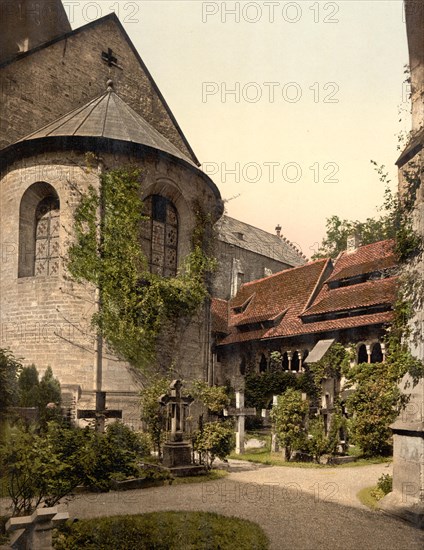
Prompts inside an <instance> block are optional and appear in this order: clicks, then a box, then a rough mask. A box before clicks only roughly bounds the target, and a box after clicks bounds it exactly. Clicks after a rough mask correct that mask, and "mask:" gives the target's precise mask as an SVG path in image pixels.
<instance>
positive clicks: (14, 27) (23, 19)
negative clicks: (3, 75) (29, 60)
mask: <svg viewBox="0 0 424 550" xmlns="http://www.w3.org/2000/svg"><path fill="white" fill-rule="evenodd" d="M0 19H1V21H2V25H1V26H2V32H1V34H0V63H2V62H3V61H6V60H7V59H8V58H10V57H12V56H14V55H16V54H17V53H21V52H22V53H23V52H27V51H29V50H31V49H33V48H36V47H37V46H40V45H41V44H44V43H46V42H49V41H50V40H53V39H54V38H57V37H58V36H60V35H63V34H64V33H66V32H70V31H71V25H70V24H69V21H68V18H67V16H66V12H65V9H64V7H63V5H62V2H61V1H60V0H48V2H44V1H43V2H36V1H34V0H14V1H13V2H11V1H10V0H0Z"/></svg>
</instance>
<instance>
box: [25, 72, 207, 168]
mask: <svg viewBox="0 0 424 550" xmlns="http://www.w3.org/2000/svg"><path fill="white" fill-rule="evenodd" d="M108 84H109V87H108V90H107V91H106V92H105V93H104V94H102V95H101V96H99V97H96V98H94V99H92V100H91V101H89V102H88V103H86V104H85V105H83V106H82V107H79V108H77V109H74V110H73V111H71V112H69V113H67V114H65V115H63V116H61V117H59V118H58V119H57V120H55V121H54V122H51V123H50V124H47V125H46V126H44V127H43V128H41V129H40V130H37V131H35V132H33V133H32V134H30V135H28V136H26V137H24V138H22V139H20V140H19V141H18V142H17V143H22V142H27V141H32V140H38V139H43V138H54V137H81V138H82V137H84V138H86V137H90V138H105V139H111V140H116V141H126V142H130V143H136V144H138V145H145V146H147V147H151V148H152V149H157V150H159V151H162V152H164V153H168V154H169V155H172V156H174V157H177V158H179V159H181V160H184V161H185V162H187V163H189V164H191V165H192V166H194V167H196V166H195V164H194V163H193V162H192V161H191V160H190V159H189V158H188V157H186V156H185V155H183V153H182V152H181V151H180V150H179V149H178V148H177V147H175V145H173V144H172V143H171V142H170V141H169V140H168V139H166V138H165V137H164V136H163V135H162V134H160V133H159V132H158V131H157V130H156V129H155V128H153V126H151V125H150V124H149V123H148V122H146V121H145V120H144V118H143V117H142V116H140V115H139V114H138V113H136V112H135V111H134V110H133V109H131V107H130V106H129V105H127V104H126V103H125V101H123V100H122V99H121V98H120V97H119V96H118V95H117V94H116V93H115V92H114V91H113V87H112V82H111V81H109V83H108ZM196 168H197V167H196Z"/></svg>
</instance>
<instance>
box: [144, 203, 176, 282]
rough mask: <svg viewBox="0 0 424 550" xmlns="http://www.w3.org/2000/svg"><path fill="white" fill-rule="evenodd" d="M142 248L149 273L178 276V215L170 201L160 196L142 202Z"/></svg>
mask: <svg viewBox="0 0 424 550" xmlns="http://www.w3.org/2000/svg"><path fill="white" fill-rule="evenodd" d="M144 214H145V215H146V216H147V217H148V219H147V220H145V221H143V223H142V231H141V236H142V247H143V251H144V253H145V254H146V257H147V263H148V266H149V269H150V271H151V273H156V274H157V275H162V276H164V277H174V276H175V275H176V274H177V249H178V213H177V209H176V208H175V206H174V205H173V204H172V202H171V201H170V200H169V199H167V198H166V197H162V196H161V195H151V196H150V197H147V199H145V200H144Z"/></svg>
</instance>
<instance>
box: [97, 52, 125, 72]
mask: <svg viewBox="0 0 424 550" xmlns="http://www.w3.org/2000/svg"><path fill="white" fill-rule="evenodd" d="M102 59H103V61H105V62H106V63H107V64H108V67H117V68H118V69H121V70H122V67H121V66H119V65H118V58H117V57H115V56H114V55H113V51H112V49H111V48H108V50H107V52H102Z"/></svg>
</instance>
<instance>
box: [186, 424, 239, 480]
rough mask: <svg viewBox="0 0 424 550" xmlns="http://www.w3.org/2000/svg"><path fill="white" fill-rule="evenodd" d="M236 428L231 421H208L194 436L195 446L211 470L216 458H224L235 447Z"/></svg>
mask: <svg viewBox="0 0 424 550" xmlns="http://www.w3.org/2000/svg"><path fill="white" fill-rule="evenodd" d="M234 443H235V442H234V428H233V423H232V422H231V421H226V422H220V421H217V422H206V424H204V425H203V427H202V430H199V431H198V432H197V433H196V434H195V437H194V443H193V448H194V450H195V451H197V452H198V453H199V454H200V456H201V461H202V462H203V463H204V464H206V467H207V468H208V469H209V470H210V469H211V468H212V464H213V462H214V460H215V458H220V459H221V460H224V459H225V458H226V457H227V456H228V455H229V454H230V453H231V451H232V450H233V449H234Z"/></svg>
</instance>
